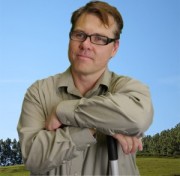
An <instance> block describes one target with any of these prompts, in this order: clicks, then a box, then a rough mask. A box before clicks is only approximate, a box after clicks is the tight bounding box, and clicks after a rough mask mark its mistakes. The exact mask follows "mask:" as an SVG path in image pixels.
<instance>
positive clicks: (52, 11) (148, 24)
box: [0, 0, 180, 139]
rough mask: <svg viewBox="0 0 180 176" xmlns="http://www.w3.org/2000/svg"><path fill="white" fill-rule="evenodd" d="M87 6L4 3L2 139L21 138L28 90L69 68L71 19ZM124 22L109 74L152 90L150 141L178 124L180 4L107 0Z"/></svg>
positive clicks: (0, 33) (35, 0) (37, 0)
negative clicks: (21, 118) (19, 127)
mask: <svg viewBox="0 0 180 176" xmlns="http://www.w3.org/2000/svg"><path fill="white" fill-rule="evenodd" d="M87 2H88V1H87V0H78V1H74V0H66V1H61V0H52V1H50V0H16V1H14V0H0V139H6V138H8V137H9V138H11V139H13V138H18V136H17V132H16V126H17V123H18V119H19V115H20V112H21V105H22V101H23V97H24V94H25V92H26V90H27V88H28V87H29V86H30V85H31V84H32V83H33V82H34V81H36V80H37V79H42V78H45V77H48V76H50V75H54V74H56V73H59V72H63V71H65V70H66V68H67V67H68V66H69V61H68V57H67V49H68V41H69V38H68V34H69V29H70V27H71V25H70V17H71V14H72V12H73V11H74V10H76V9H77V8H78V7H80V6H82V5H84V4H85V3H87ZM106 2H109V3H110V4H112V5H114V6H116V7H117V8H118V9H119V10H120V12H121V14H122V16H123V19H124V29H123V33H122V36H121V41H120V42H121V45H120V48H119V51H118V53H117V55H116V56H115V57H114V58H113V59H112V60H111V62H110V63H109V68H110V69H111V70H113V71H114V72H116V73H118V74H122V75H128V76H131V77H133V78H135V79H139V80H141V81H142V82H144V83H145V84H147V85H148V86H149V87H150V90H151V94H152V99H153V104H154V110H155V114H154V121H153V124H152V125H151V127H150V128H149V130H148V131H147V132H146V135H153V134H156V133H159V132H161V131H162V130H165V129H170V128H173V127H174V126H175V125H176V124H177V123H179V122H180V111H179V110H180V32H179V31H180V1H179V0H146V1H145V0H136V1H133V0H108V1H106Z"/></svg>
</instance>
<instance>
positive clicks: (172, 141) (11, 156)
mask: <svg viewBox="0 0 180 176" xmlns="http://www.w3.org/2000/svg"><path fill="white" fill-rule="evenodd" d="M142 141H143V151H141V152H138V153H137V156H156V157H157V156H158V157H159V156H162V157H169V156H170V157H179V158H180V123H179V124H177V125H176V126H175V127H174V128H172V129H168V130H164V131H162V132H161V133H157V134H155V135H153V136H150V135H147V136H145V137H143V139H142ZM18 164H23V160H22V155H21V149H20V144H19V141H17V140H16V139H14V140H11V139H9V138H8V139H6V140H2V139H1V140H0V166H10V165H18Z"/></svg>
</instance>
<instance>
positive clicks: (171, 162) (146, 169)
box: [137, 158, 180, 176]
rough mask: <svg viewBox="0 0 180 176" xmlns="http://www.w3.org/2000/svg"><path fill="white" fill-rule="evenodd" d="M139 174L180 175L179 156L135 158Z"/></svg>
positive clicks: (143, 175)
mask: <svg viewBox="0 0 180 176" xmlns="http://www.w3.org/2000/svg"><path fill="white" fill-rule="evenodd" d="M137 165H138V168H139V171H140V174H141V176H180V158H179V159H178V158H137Z"/></svg>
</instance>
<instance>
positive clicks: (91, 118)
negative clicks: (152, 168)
mask: <svg viewBox="0 0 180 176" xmlns="http://www.w3.org/2000/svg"><path fill="white" fill-rule="evenodd" d="M56 113H57V115H58V118H59V119H60V121H61V122H62V123H63V124H66V125H72V126H77V127H81V128H84V127H86V128H96V129H97V130H99V131H101V132H102V133H105V134H110V135H112V134H114V133H122V134H126V135H140V134H142V133H144V132H145V131H146V130H147V129H148V127H149V126H150V124H151V123H152V119H153V106H152V102H151V97H150V92H149V89H148V87H147V86H145V85H143V84H142V83H140V82H139V81H136V80H132V79H122V80H116V81H115V82H114V83H113V84H112V87H111V88H110V89H109V91H108V92H107V93H106V94H105V95H100V96H93V97H91V98H81V99H80V100H68V101H62V102H60V103H59V105H58V106H57V109H56Z"/></svg>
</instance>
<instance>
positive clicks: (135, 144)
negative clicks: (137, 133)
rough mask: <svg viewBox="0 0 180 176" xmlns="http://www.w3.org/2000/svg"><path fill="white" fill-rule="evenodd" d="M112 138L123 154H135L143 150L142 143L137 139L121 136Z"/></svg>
mask: <svg viewBox="0 0 180 176" xmlns="http://www.w3.org/2000/svg"><path fill="white" fill-rule="evenodd" d="M113 137H114V138H115V139H117V141H118V142H119V144H120V145H121V147H122V150H123V152H124V153H125V154H129V153H135V152H136V151H137V150H139V151H142V149H143V147H142V141H141V139H139V138H137V137H133V136H126V135H122V134H115V135H114V136H113Z"/></svg>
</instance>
